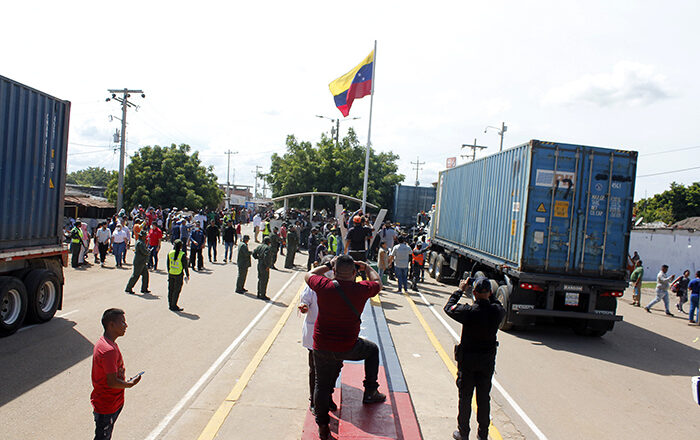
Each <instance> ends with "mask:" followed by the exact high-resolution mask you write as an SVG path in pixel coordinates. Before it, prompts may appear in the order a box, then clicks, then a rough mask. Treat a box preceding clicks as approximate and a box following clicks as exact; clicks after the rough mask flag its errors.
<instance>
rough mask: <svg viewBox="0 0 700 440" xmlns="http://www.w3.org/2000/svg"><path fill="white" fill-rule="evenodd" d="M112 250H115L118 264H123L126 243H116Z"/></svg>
mask: <svg viewBox="0 0 700 440" xmlns="http://www.w3.org/2000/svg"><path fill="white" fill-rule="evenodd" d="M112 250H113V252H114V258H116V260H117V265H121V264H122V263H123V262H124V252H125V251H126V243H124V242H122V243H114V244H113V245H112Z"/></svg>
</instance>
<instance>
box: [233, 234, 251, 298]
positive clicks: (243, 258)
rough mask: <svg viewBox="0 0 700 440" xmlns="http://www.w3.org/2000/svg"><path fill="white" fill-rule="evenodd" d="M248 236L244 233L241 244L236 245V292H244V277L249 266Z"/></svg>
mask: <svg viewBox="0 0 700 440" xmlns="http://www.w3.org/2000/svg"><path fill="white" fill-rule="evenodd" d="M249 241H250V237H249V236H247V235H244V236H243V238H242V239H241V244H240V245H238V258H237V259H236V264H237V265H238V279H237V280H236V293H246V292H247V290H246V289H245V279H246V277H247V276H248V269H249V268H250V250H249V249H248V242H249Z"/></svg>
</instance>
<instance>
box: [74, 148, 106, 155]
mask: <svg viewBox="0 0 700 440" xmlns="http://www.w3.org/2000/svg"><path fill="white" fill-rule="evenodd" d="M113 149H114V147H104V148H103V149H102V150H99V151H81V152H79V153H68V156H80V155H83V154H95V153H104V152H105V151H107V150H113Z"/></svg>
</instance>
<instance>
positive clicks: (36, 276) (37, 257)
mask: <svg viewBox="0 0 700 440" xmlns="http://www.w3.org/2000/svg"><path fill="white" fill-rule="evenodd" d="M69 115H70V102H68V101H63V100H60V99H57V98H54V97H52V96H49V95H47V94H46V93H43V92H40V91H38V90H35V89H32V88H30V87H27V86H25V85H22V84H20V83H18V82H15V81H12V80H10V79H8V78H5V77H3V76H0V187H1V188H2V192H3V194H2V197H0V336H6V335H9V334H12V333H14V332H15V331H17V329H19V328H20V326H21V325H22V323H23V322H25V321H27V322H33V323H39V322H45V321H48V320H50V319H51V318H53V316H54V315H55V314H56V310H60V309H61V308H62V304H63V283H64V278H63V267H64V266H65V265H66V264H67V262H68V258H67V257H68V250H67V248H66V247H65V245H64V243H63V242H64V240H63V238H64V237H63V225H62V222H63V196H64V191H65V180H66V155H67V150H68V121H69Z"/></svg>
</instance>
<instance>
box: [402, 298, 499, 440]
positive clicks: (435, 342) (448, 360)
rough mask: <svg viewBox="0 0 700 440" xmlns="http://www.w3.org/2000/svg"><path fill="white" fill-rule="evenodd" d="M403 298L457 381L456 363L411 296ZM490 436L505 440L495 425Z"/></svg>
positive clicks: (491, 427) (473, 401) (491, 426)
mask: <svg viewBox="0 0 700 440" xmlns="http://www.w3.org/2000/svg"><path fill="white" fill-rule="evenodd" d="M403 296H405V297H406V299H407V300H408V304H409V305H410V306H411V310H413V313H414V314H415V315H416V317H417V318H418V321H419V322H420V324H421V325H422V326H423V330H425V333H426V334H427V335H428V339H430V343H431V344H433V347H434V348H435V350H436V351H437V352H438V355H439V356H440V358H441V359H442V361H443V362H444V363H445V366H446V367H447V369H448V370H450V373H451V374H452V377H454V378H455V379H457V365H456V364H455V363H454V361H452V358H450V356H449V355H448V354H447V352H446V351H445V349H444V348H443V347H442V344H440V341H438V339H437V337H436V336H435V333H433V330H432V329H431V328H430V326H429V325H428V322H427V321H426V320H425V318H423V314H422V313H421V312H420V310H418V307H416V303H415V302H414V301H413V298H411V296H410V295H409V294H408V293H406V292H404V294H403ZM475 398H476V396H475V397H474V398H472V408H473V409H474V410H475V411H476V402H475ZM489 435H490V436H491V438H492V439H493V440H503V437H502V436H501V433H500V432H499V431H498V429H497V428H496V427H495V426H494V425H493V423H491V425H490V426H489Z"/></svg>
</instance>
